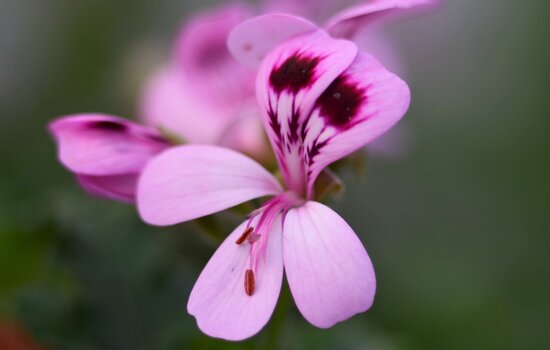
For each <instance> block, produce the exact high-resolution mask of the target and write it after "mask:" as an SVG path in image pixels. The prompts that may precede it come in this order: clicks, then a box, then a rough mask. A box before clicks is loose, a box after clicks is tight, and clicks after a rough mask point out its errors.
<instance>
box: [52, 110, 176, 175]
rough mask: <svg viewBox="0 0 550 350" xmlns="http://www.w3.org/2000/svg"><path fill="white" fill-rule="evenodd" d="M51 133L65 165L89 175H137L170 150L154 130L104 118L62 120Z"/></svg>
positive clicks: (88, 116)
mask: <svg viewBox="0 0 550 350" xmlns="http://www.w3.org/2000/svg"><path fill="white" fill-rule="evenodd" d="M49 130H50V133H51V134H52V135H53V136H54V138H55V140H56V141H57V144H58V148H59V150H58V152H59V153H58V156H59V160H60V161H61V163H62V164H63V165H65V166H66V167H67V168H68V169H69V170H71V171H73V172H75V173H78V174H85V175H109V176H110V175H121V174H128V173H137V172H139V171H140V170H141V169H142V168H143V166H144V165H145V164H146V163H147V162H148V161H149V160H150V159H151V158H152V157H153V156H155V155H156V154H158V153H159V152H161V151H162V150H164V149H165V148H167V147H168V146H169V144H168V142H167V141H166V140H165V139H164V138H163V137H162V136H161V135H160V134H159V133H158V132H157V131H156V130H155V129H153V128H150V127H146V126H143V125H139V124H137V123H133V122H130V121H128V120H125V119H122V118H117V117H113V116H109V115H104V114H76V115H71V116H67V117H62V118H58V119H56V120H54V121H53V122H51V123H50V125H49Z"/></svg>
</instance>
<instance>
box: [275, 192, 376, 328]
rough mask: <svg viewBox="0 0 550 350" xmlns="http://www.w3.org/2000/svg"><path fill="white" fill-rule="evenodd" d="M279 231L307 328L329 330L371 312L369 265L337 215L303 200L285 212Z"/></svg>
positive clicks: (372, 285)
mask: <svg viewBox="0 0 550 350" xmlns="http://www.w3.org/2000/svg"><path fill="white" fill-rule="evenodd" d="M283 232H284V234H283V235H284V236H283V259H284V265H285V271H286V276H287V279H288V284H289V286H290V290H291V292H292V296H293V297H294V301H295V302H296V306H298V309H299V310H300V312H301V313H302V315H303V316H304V317H305V318H306V319H307V320H308V321H309V322H310V323H311V324H313V325H314V326H317V327H320V328H328V327H331V326H333V325H334V324H335V323H337V322H340V321H343V320H346V319H348V318H350V317H351V316H353V315H355V314H357V313H360V312H364V311H366V310H367V309H369V308H370V306H371V305H372V302H373V299H374V294H375V290H376V280H375V276H374V270H373V267H372V264H371V261H370V259H369V256H368V255H367V252H366V251H365V248H364V247H363V245H362V244H361V241H360V240H359V238H358V237H357V236H356V235H355V233H354V232H353V230H352V229H351V228H350V227H349V225H348V224H347V223H346V222H345V221H344V220H343V219H342V218H341V217H340V216H339V215H338V214H336V213H335V212H334V211H332V209H330V208H328V207H326V206H325V205H323V204H320V203H317V202H307V203H305V204H304V205H303V206H301V207H298V208H295V209H291V210H290V211H289V212H288V213H287V215H286V218H285V221H284V228H283Z"/></svg>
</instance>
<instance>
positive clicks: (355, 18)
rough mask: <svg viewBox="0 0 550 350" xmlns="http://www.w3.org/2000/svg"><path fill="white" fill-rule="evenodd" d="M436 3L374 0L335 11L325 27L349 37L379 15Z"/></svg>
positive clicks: (337, 34)
mask: <svg viewBox="0 0 550 350" xmlns="http://www.w3.org/2000/svg"><path fill="white" fill-rule="evenodd" d="M438 3H439V1H438V0H374V1H370V2H367V3H366V4H362V5H357V6H353V7H349V8H346V9H344V10H342V11H340V12H338V13H336V14H335V15H334V16H332V17H331V18H330V19H329V20H328V21H327V22H326V25H325V28H326V30H327V31H328V32H329V33H330V34H332V35H333V36H335V37H340V38H351V37H352V36H353V35H354V34H355V33H356V32H357V31H359V30H360V29H362V28H364V27H365V26H367V25H369V24H371V23H372V22H374V21H376V20H378V19H379V18H381V17H386V16H390V15H396V14H400V13H402V12H404V11H410V10H411V9H417V8H419V7H422V6H434V5H437V4H438Z"/></svg>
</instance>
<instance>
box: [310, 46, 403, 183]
mask: <svg viewBox="0 0 550 350" xmlns="http://www.w3.org/2000/svg"><path fill="white" fill-rule="evenodd" d="M409 102H410V91H409V88H408V86H407V84H406V83H405V82H404V81H402V80H401V79H400V78H399V77H397V76H396V75H394V74H392V73H390V72H388V71H387V70H386V69H385V68H384V67H383V66H382V65H381V64H380V63H378V62H377V61H376V60H375V59H374V58H373V57H372V56H369V55H367V54H365V53H361V54H359V55H358V56H357V58H356V60H355V61H354V62H353V64H352V65H351V66H350V67H349V68H348V69H347V70H346V71H344V72H343V73H342V74H341V75H340V76H339V77H338V78H337V79H336V80H334V81H333V82H332V84H331V85H330V86H329V87H328V88H327V89H326V90H325V91H324V93H323V94H322V95H321V96H320V97H319V99H318V100H317V102H316V108H315V110H314V111H313V112H312V114H311V116H310V118H309V120H308V121H309V124H308V125H306V129H307V130H306V132H305V137H304V143H305V144H306V152H305V159H306V163H307V165H308V191H309V193H310V192H311V189H312V187H313V183H314V181H315V179H316V178H317V175H318V174H319V173H320V172H321V171H322V170H323V168H325V167H326V166H328V165H329V164H330V163H332V162H334V161H336V160H338V159H341V158H343V157H345V156H347V155H349V154H351V153H352V152H355V151H356V150H358V149H359V148H361V147H363V146H365V145H366V144H367V143H369V142H370V141H372V140H374V139H375V138H376V137H378V136H380V135H381V134H383V133H384V132H386V131H387V130H388V129H390V128H391V127H392V126H393V125H394V124H395V123H397V122H398V121H399V120H400V119H401V118H402V117H403V115H404V114H405V112H406V111H407V109H408V107H409Z"/></svg>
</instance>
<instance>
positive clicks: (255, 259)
mask: <svg viewBox="0 0 550 350" xmlns="http://www.w3.org/2000/svg"><path fill="white" fill-rule="evenodd" d="M300 203H301V201H300V200H298V199H297V198H296V196H295V195H293V194H291V193H288V192H287V193H283V194H281V195H278V196H276V197H274V198H272V199H271V200H269V201H268V202H266V203H265V204H264V205H263V206H262V207H261V208H260V209H258V210H255V211H254V212H253V213H252V214H251V217H250V219H249V221H248V224H247V227H249V226H250V223H251V222H252V220H253V219H254V218H255V217H256V216H258V215H260V219H259V220H258V222H257V223H256V225H255V228H254V235H255V237H254V239H251V240H248V242H249V244H250V258H249V259H250V260H249V268H248V269H249V270H250V271H253V273H254V275H255V276H258V274H259V273H261V271H260V269H261V263H262V261H263V259H264V258H265V256H266V254H267V242H268V234H269V232H271V231H272V228H273V225H274V224H282V220H279V219H278V218H279V216H280V215H282V217H284V215H285V213H286V211H288V209H290V208H292V207H294V206H297V205H299V204H300ZM282 217H281V218H282ZM245 278H246V277H245ZM246 285H247V284H246V281H245V286H246ZM246 293H247V294H249V291H248V290H247V291H246ZM249 295H252V294H249Z"/></svg>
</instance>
